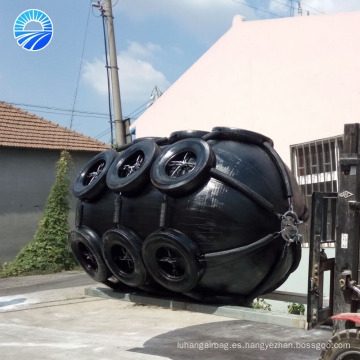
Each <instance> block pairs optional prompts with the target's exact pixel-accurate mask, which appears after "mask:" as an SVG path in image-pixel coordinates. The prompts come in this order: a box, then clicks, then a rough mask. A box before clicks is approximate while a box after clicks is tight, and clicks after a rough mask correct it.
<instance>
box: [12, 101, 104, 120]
mask: <svg viewBox="0 0 360 360" xmlns="http://www.w3.org/2000/svg"><path fill="white" fill-rule="evenodd" d="M8 104H11V105H15V106H21V107H27V108H31V109H36V108H39V109H46V110H55V111H61V112H70V113H71V112H72V109H66V108H60V107H55V106H43V105H35V104H24V103H18V102H8ZM37 111H39V110H37ZM74 113H78V114H86V115H89V117H95V116H91V115H100V116H102V117H108V116H109V115H108V114H106V113H101V112H95V111H84V110H74ZM62 115H63V114H62ZM78 116H79V115H78ZM100 116H96V117H99V118H100Z"/></svg>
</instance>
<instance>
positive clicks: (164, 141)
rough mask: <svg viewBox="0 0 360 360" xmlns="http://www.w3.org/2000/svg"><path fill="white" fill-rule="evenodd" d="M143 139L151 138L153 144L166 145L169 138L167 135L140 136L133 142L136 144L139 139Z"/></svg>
mask: <svg viewBox="0 0 360 360" xmlns="http://www.w3.org/2000/svg"><path fill="white" fill-rule="evenodd" d="M144 140H152V141H154V143H155V144H157V145H159V146H160V145H167V144H168V143H169V139H168V138H167V137H142V138H137V139H135V140H134V141H133V142H134V144H137V143H138V142H140V141H144Z"/></svg>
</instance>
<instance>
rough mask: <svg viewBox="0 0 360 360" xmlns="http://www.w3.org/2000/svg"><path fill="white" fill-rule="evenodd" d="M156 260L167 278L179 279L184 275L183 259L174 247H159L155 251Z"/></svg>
mask: <svg viewBox="0 0 360 360" xmlns="http://www.w3.org/2000/svg"><path fill="white" fill-rule="evenodd" d="M156 261H157V264H158V266H159V268H160V269H161V271H162V272H163V274H164V275H165V276H166V277H167V278H171V279H179V278H181V277H183V276H184V275H185V272H186V269H185V260H184V258H183V256H182V255H181V254H180V253H179V252H178V251H177V250H175V249H173V248H170V247H161V248H159V249H158V250H157V251H156Z"/></svg>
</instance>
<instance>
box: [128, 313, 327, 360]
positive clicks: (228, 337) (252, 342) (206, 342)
mask: <svg viewBox="0 0 360 360" xmlns="http://www.w3.org/2000/svg"><path fill="white" fill-rule="evenodd" d="M330 338H331V329H330V328H329V329H318V330H310V331H306V330H300V329H293V328H285V327H281V326H277V325H271V324H260V323H253V322H250V321H243V320H230V321H223V322H214V323H207V324H202V325H196V326H190V327H185V328H181V329H177V330H174V331H171V332H167V333H164V334H161V335H159V336H156V337H153V338H151V339H150V340H148V341H147V342H145V343H144V346H143V347H142V348H133V349H130V350H129V351H132V352H135V353H142V354H148V355H157V356H163V357H165V358H169V359H173V360H183V359H184V360H185V359H186V360H188V359H199V360H201V359H204V360H205V359H206V360H212V359H214V360H215V359H216V360H218V359H222V358H226V359H258V360H261V359H272V360H273V359H286V360H288V359H297V360H305V359H311V360H314V359H318V358H319V356H320V352H321V348H322V347H324V346H325V344H326V342H327V341H328V340H329V339H330Z"/></svg>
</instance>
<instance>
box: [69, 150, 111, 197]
mask: <svg viewBox="0 0 360 360" xmlns="http://www.w3.org/2000/svg"><path fill="white" fill-rule="evenodd" d="M115 157H116V152H115V151H114V150H112V149H109V150H105V151H103V152H101V153H100V154H97V155H96V156H95V157H93V158H92V159H91V160H90V161H89V162H88V163H87V164H86V165H85V166H84V168H83V169H82V170H81V171H80V173H79V175H78V176H77V178H76V180H75V183H74V186H73V190H72V192H73V195H74V196H75V197H77V198H79V199H84V200H92V199H94V198H96V197H97V196H98V195H100V194H101V192H102V191H103V190H104V188H105V186H106V173H107V171H108V170H109V168H110V166H111V164H112V162H113V161H114V159H115Z"/></svg>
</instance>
